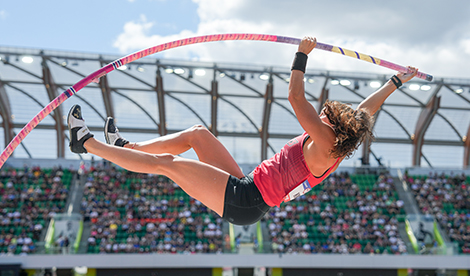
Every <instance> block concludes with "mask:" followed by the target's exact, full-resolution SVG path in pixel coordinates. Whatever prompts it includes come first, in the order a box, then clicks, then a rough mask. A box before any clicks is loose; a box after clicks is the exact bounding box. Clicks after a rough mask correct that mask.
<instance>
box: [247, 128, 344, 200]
mask: <svg viewBox="0 0 470 276" xmlns="http://www.w3.org/2000/svg"><path fill="white" fill-rule="evenodd" d="M307 137H308V133H307V132H305V133H304V134H302V135H300V136H297V137H295V138H294V139H292V140H290V141H289V142H288V143H287V144H286V145H285V146H284V147H283V148H282V149H281V151H280V152H279V153H277V154H276V155H274V156H273V157H271V158H270V159H268V160H265V161H263V162H262V163H261V164H260V165H259V166H258V167H256V169H255V170H254V171H253V179H254V182H255V184H256V187H258V189H259V191H260V193H261V195H262V196H263V199H264V201H265V202H266V204H268V205H269V206H280V205H281V202H287V201H291V200H293V199H294V198H296V197H298V196H301V195H303V194H305V193H307V192H308V191H310V190H311V189H312V187H314V186H315V185H318V184H319V183H320V182H322V181H323V180H324V179H325V178H326V176H328V175H329V173H330V172H331V171H332V170H333V168H334V167H335V166H336V164H337V163H338V161H339V159H340V158H338V159H337V160H336V162H335V164H334V165H333V166H331V167H330V168H329V169H328V170H327V171H326V172H325V173H323V175H322V176H321V177H315V176H313V175H312V173H311V172H310V170H309V168H308V166H307V163H306V162H305V158H304V154H303V150H302V148H303V144H304V141H305V140H306V138H307Z"/></svg>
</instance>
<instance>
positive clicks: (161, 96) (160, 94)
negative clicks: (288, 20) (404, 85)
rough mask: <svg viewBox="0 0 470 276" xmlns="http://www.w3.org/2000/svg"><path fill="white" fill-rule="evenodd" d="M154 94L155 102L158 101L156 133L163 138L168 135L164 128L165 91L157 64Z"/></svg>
mask: <svg viewBox="0 0 470 276" xmlns="http://www.w3.org/2000/svg"><path fill="white" fill-rule="evenodd" d="M156 83H157V86H156V88H155V89H156V92H157V101H158V118H159V125H158V133H159V134H160V136H164V135H166V134H167V133H168V130H167V128H166V116H165V90H163V78H162V73H161V70H160V66H158V64H157V80H156Z"/></svg>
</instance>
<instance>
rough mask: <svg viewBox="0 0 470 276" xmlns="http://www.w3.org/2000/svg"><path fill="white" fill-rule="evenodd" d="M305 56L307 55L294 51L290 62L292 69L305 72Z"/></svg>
mask: <svg viewBox="0 0 470 276" xmlns="http://www.w3.org/2000/svg"><path fill="white" fill-rule="evenodd" d="M307 58H308V56H307V55H306V54H304V53H302V52H297V53H295V58H294V62H293V63H292V68H291V71H292V70H300V71H302V72H304V73H305V68H306V67H307Z"/></svg>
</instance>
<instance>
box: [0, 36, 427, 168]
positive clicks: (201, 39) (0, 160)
mask: <svg viewBox="0 0 470 276" xmlns="http://www.w3.org/2000/svg"><path fill="white" fill-rule="evenodd" d="M225 40H256V41H270V42H278V43H287V44H295V45H298V44H299V43H300V41H301V40H300V39H298V38H293V37H285V36H276V35H264V34H214V35H204V36H196V37H190V38H185V39H180V40H175V41H172V42H167V43H164V44H160V45H157V46H153V47H150V48H147V49H144V50H141V51H138V52H135V53H133V54H130V55H128V56H125V57H123V58H120V59H117V60H115V61H113V62H111V63H109V64H107V65H105V66H103V67H102V68H101V69H98V70H97V71H95V72H93V73H91V74H90V75H88V76H87V77H85V78H84V79H82V80H80V81H79V82H77V83H76V84H74V85H73V86H71V87H70V88H69V89H67V90H66V91H64V92H63V93H62V94H60V95H59V96H57V98H55V99H54V100H52V101H51V102H50V103H49V104H48V105H47V106H46V107H44V108H43V109H42V110H41V111H39V113H38V114H37V115H36V116H34V118H33V119H32V120H31V121H30V122H29V123H27V124H26V125H25V126H24V127H23V129H21V131H20V132H19V133H18V134H17V135H16V136H15V137H14V138H13V140H11V141H10V143H9V144H8V146H7V147H6V148H5V149H4V150H3V152H2V154H1V155H0V168H1V167H2V166H3V165H4V164H5V162H6V160H7V159H8V157H10V155H11V154H12V153H13V151H14V150H15V149H16V147H17V146H18V145H19V144H20V143H21V142H22V141H23V139H24V138H25V137H26V136H27V135H28V134H29V133H30V132H31V131H32V130H33V129H34V128H35V127H36V126H37V125H38V124H39V123H40V122H41V121H42V120H43V119H44V118H45V117H46V116H47V115H49V114H50V113H51V112H52V111H53V110H54V109H56V108H57V107H58V106H59V105H61V104H62V103H63V102H64V101H65V100H67V99H68V98H70V97H71V96H72V95H73V94H75V93H77V92H78V91H80V90H81V89H82V88H83V87H85V86H87V85H88V84H90V83H91V82H99V78H101V77H102V76H104V75H106V74H108V73H109V72H111V71H113V70H115V69H117V68H119V67H121V66H123V65H125V64H127V63H130V62H133V61H135V60H137V59H141V58H143V57H146V56H149V55H152V54H155V53H158V52H162V51H165V50H168V49H172V48H177V47H181V46H185V45H191V44H196V43H205V42H212V41H225ZM315 48H317V49H320V50H324V51H329V52H334V53H339V54H343V55H346V56H349V57H354V58H357V59H360V60H364V61H367V62H371V63H374V64H377V65H380V66H383V67H387V68H390V69H393V70H396V71H401V72H406V71H407V68H406V67H403V66H400V65H397V64H394V63H391V62H388V61H385V60H380V59H378V58H375V57H372V56H369V55H364V54H361V53H358V52H354V51H351V50H347V49H343V48H340V47H336V46H332V45H328V44H323V43H317V46H316V47H315ZM416 76H417V77H418V78H421V79H425V80H428V81H431V80H432V76H431V75H428V74H424V73H421V72H418V74H417V75H416Z"/></svg>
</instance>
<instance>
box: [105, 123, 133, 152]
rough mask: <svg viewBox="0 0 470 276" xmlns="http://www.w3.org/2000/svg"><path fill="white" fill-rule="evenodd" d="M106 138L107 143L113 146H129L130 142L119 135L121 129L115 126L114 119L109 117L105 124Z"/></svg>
mask: <svg viewBox="0 0 470 276" xmlns="http://www.w3.org/2000/svg"><path fill="white" fill-rule="evenodd" d="M104 138H105V139H106V143H108V144H110V145H113V146H118V147H124V145H125V144H129V141H127V140H126V139H124V138H123V137H122V136H121V134H119V129H118V128H117V127H116V125H115V124H114V119H113V118H112V117H108V118H107V119H106V123H105V124H104Z"/></svg>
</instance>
